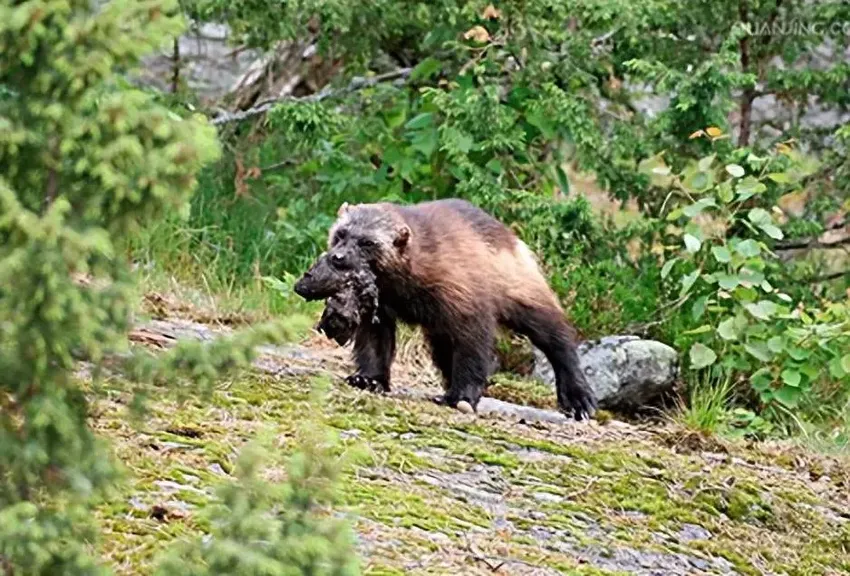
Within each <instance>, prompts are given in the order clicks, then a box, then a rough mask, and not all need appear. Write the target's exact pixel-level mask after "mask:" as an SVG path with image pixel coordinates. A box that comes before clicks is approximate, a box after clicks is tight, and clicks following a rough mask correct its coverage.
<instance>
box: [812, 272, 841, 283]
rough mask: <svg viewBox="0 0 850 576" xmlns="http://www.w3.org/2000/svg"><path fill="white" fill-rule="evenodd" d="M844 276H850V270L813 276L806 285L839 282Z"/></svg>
mask: <svg viewBox="0 0 850 576" xmlns="http://www.w3.org/2000/svg"><path fill="white" fill-rule="evenodd" d="M843 276H850V270H841V271H840V272H830V273H829V274H823V275H821V276H813V277H811V278H808V279H807V280H806V284H819V283H820V282H829V281H830V280H837V279H839V278H841V277H843Z"/></svg>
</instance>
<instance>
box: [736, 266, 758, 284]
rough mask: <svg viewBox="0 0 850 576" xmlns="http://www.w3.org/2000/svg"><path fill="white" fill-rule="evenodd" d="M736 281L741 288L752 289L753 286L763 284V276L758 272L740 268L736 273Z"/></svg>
mask: <svg viewBox="0 0 850 576" xmlns="http://www.w3.org/2000/svg"><path fill="white" fill-rule="evenodd" d="M738 281H739V282H740V283H741V285H742V286H746V287H747V288H752V287H753V286H758V285H759V284H761V283H762V282H764V274H762V273H761V272H759V271H758V270H751V269H750V268H741V270H740V271H739V272H738Z"/></svg>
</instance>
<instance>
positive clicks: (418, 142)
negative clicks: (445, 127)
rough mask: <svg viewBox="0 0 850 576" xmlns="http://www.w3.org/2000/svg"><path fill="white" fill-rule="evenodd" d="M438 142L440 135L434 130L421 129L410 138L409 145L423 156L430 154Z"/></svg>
mask: <svg viewBox="0 0 850 576" xmlns="http://www.w3.org/2000/svg"><path fill="white" fill-rule="evenodd" d="M439 143H440V135H439V134H438V133H437V131H436V130H421V131H419V132H417V133H416V136H414V137H413V138H412V139H411V141H410V146H411V147H412V148H413V149H414V150H418V151H419V152H422V154H424V155H425V156H431V154H433V153H434V150H436V149H437V146H438V145H439Z"/></svg>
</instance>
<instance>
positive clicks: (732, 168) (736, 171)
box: [726, 164, 744, 178]
mask: <svg viewBox="0 0 850 576" xmlns="http://www.w3.org/2000/svg"><path fill="white" fill-rule="evenodd" d="M726 171H727V172H728V173H729V175H730V176H732V177H733V178H740V177H741V176H743V175H744V169H743V168H742V167H741V166H738V165H737V164H727V165H726Z"/></svg>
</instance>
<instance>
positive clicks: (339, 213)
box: [336, 202, 350, 216]
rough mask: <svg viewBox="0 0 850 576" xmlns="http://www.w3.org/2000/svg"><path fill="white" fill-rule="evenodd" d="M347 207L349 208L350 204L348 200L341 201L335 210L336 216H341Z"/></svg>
mask: <svg viewBox="0 0 850 576" xmlns="http://www.w3.org/2000/svg"><path fill="white" fill-rule="evenodd" d="M349 208H350V206H349V205H348V202H343V203H342V204H341V205H340V207H339V210H337V211H336V215H337V216H342V215H343V214H345V213H346V212H348V209H349Z"/></svg>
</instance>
